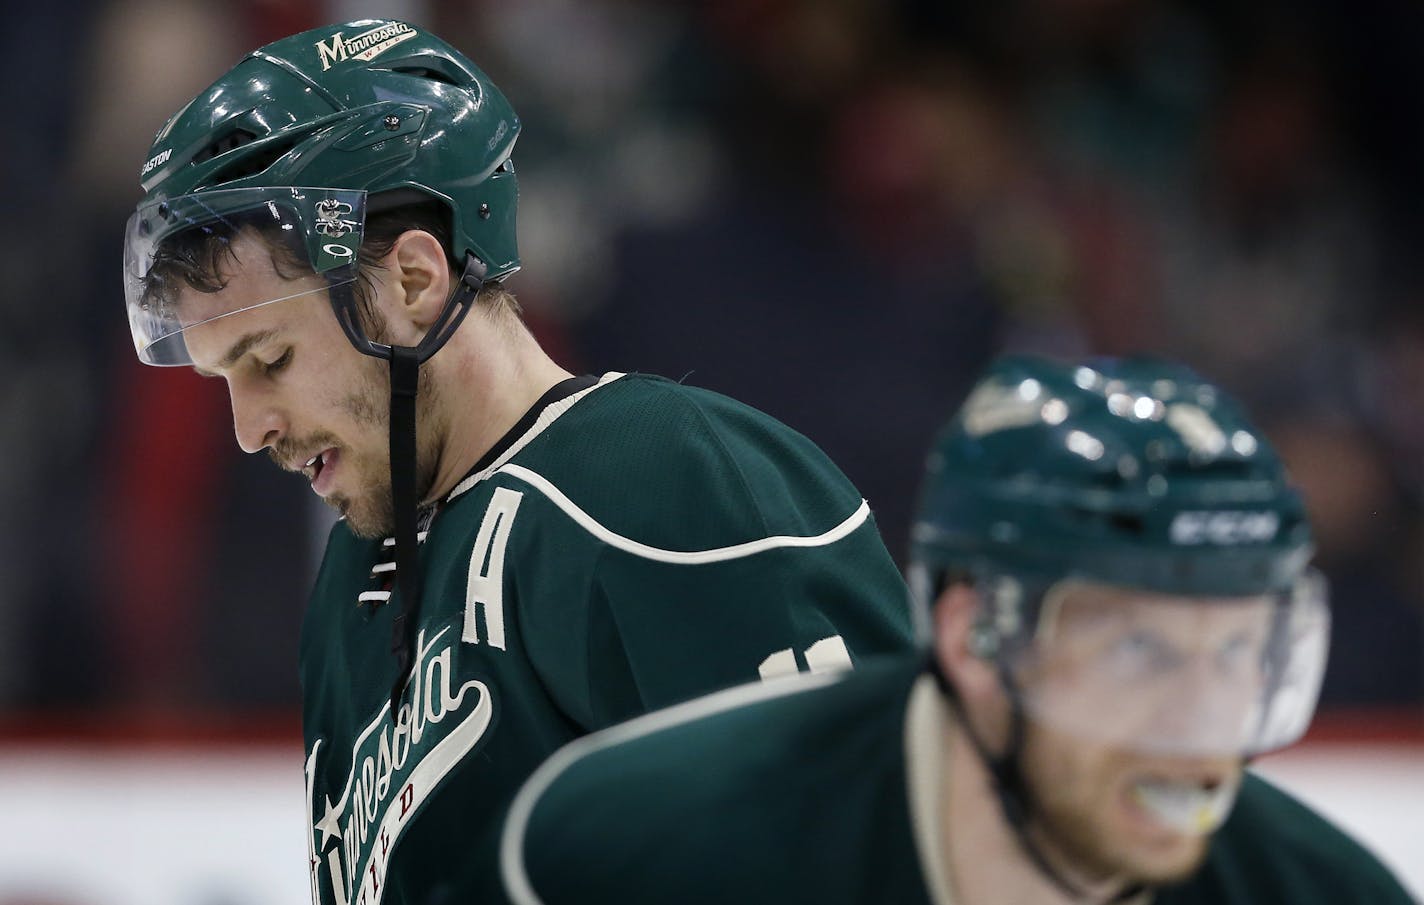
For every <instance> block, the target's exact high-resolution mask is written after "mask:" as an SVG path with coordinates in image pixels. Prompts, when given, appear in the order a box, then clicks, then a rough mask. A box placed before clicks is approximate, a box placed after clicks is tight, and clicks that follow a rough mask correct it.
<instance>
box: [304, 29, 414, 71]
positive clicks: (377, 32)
mask: <svg viewBox="0 0 1424 905" xmlns="http://www.w3.org/2000/svg"><path fill="white" fill-rule="evenodd" d="M415 34H416V32H415V29H413V28H411V27H410V26H409V25H406V24H405V23H404V22H391V23H389V24H386V25H378V26H377V27H375V28H373V29H371V30H370V31H363V32H361V33H360V34H359V35H357V36H356V37H354V38H352V39H351V40H349V41H348V40H346V39H345V38H344V37H342V34H341V32H337V33H336V34H334V35H332V36H331V42H330V43H327V42H326V41H317V42H316V53H317V58H318V59H320V60H321V71H322V72H325V71H327V70H328V69H330V68H331V64H332V63H342V62H345V61H346V59H347V57H351V58H354V59H357V60H365V61H367V62H370V61H371V60H374V59H375V58H376V57H377V56H379V55H380V54H383V53H385V52H386V51H387V50H390V49H391V48H392V47H394V46H396V45H397V44H399V43H400V42H402V41H404V40H406V39H407V38H413V37H415Z"/></svg>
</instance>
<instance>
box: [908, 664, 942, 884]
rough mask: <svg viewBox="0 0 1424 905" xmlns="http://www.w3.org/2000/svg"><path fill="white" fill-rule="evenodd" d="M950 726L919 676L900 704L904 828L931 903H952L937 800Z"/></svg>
mask: <svg viewBox="0 0 1424 905" xmlns="http://www.w3.org/2000/svg"><path fill="white" fill-rule="evenodd" d="M953 726H954V717H953V715H952V714H951V713H950V710H949V702H948V701H947V700H945V697H944V694H943V693H942V692H940V690H939V688H938V687H936V683H935V679H934V676H930V675H922V676H920V677H919V678H918V679H916V680H915V684H914V686H913V687H912V688H911V689H910V700H909V703H908V704H907V706H906V707H905V726H904V741H905V784H906V786H907V788H906V789H905V792H906V798H907V799H908V803H909V811H910V831H911V833H912V835H913V836H914V839H915V849H916V851H917V852H918V853H919V856H920V865H921V867H922V869H923V872H924V875H925V885H926V887H928V889H927V890H926V891H927V892H928V893H929V898H930V901H931V902H933V903H934V905H954V895H953V885H952V884H951V883H950V880H949V865H947V864H946V863H945V861H944V834H943V832H941V831H942V829H943V827H942V825H941V815H942V814H943V809H942V807H941V805H942V803H943V800H944V799H943V795H944V782H945V776H946V769H947V764H948V757H949V752H948V750H947V749H946V747H945V745H944V739H945V735H946V733H947V731H953V729H952V727H953Z"/></svg>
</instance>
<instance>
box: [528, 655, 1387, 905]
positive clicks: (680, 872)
mask: <svg viewBox="0 0 1424 905" xmlns="http://www.w3.org/2000/svg"><path fill="white" fill-rule="evenodd" d="M924 667H925V664H924V661H923V660H922V659H920V658H914V657H888V658H884V659H883V660H882V661H880V662H874V663H866V664H861V665H860V666H859V667H858V668H857V670H856V671H855V673H854V674H845V673H841V674H826V675H820V676H804V677H797V678H788V679H785V680H782V681H779V682H773V683H763V684H761V685H748V686H743V687H741V688H735V689H731V690H729V691H724V692H721V693H718V694H714V695H710V696H708V697H705V698H702V699H699V700H696V701H692V702H690V703H687V704H684V705H681V706H679V707H673V708H670V709H669V710H666V711H664V712H661V713H655V714H650V715H648V716H645V717H642V718H640V719H637V720H633V721H631V722H629V723H626V724H624V725H622V726H617V727H614V728H612V729H609V730H607V731H605V732H601V733H599V734H597V735H594V736H590V737H588V738H585V739H580V740H579V741H577V742H574V743H573V744H571V745H569V746H568V747H567V748H565V749H563V750H562V751H560V752H559V753H558V754H555V755H554V756H553V757H552V758H550V759H549V761H548V762H547V763H546V764H545V765H544V766H543V767H541V768H540V770H539V771H538V772H537V773H535V774H534V776H533V777H531V778H530V780H529V782H528V784H526V786H525V787H524V789H523V790H521V792H520V794H519V796H518V798H517V799H516V800H515V802H514V804H513V806H512V807H511V809H510V816H509V820H508V822H507V824H506V827H505V831H504V839H503V843H502V859H501V867H502V869H503V872H504V876H505V881H506V884H507V889H508V891H509V894H510V898H511V899H512V900H513V901H514V902H515V903H516V905H572V903H579V905H614V903H617V905H655V903H657V905H665V903H677V905H724V903H730V902H735V903H738V905H811V903H814V905H955V903H956V902H957V901H959V900H957V899H956V897H955V891H954V887H953V883H952V881H951V879H950V876H949V872H948V870H947V867H946V865H945V864H944V863H943V860H944V859H943V856H942V854H941V853H942V851H943V845H942V844H941V842H940V840H942V839H943V835H942V834H943V833H944V832H946V831H947V829H946V828H945V827H944V826H943V825H942V824H943V820H942V818H941V815H940V813H939V810H938V807H937V805H938V803H939V802H941V801H942V798H941V796H940V789H939V788H938V783H940V782H941V781H942V776H943V773H942V769H941V768H942V758H943V756H944V754H943V742H942V739H943V737H944V736H943V727H944V725H945V720H952V719H953V716H952V713H953V711H952V710H951V709H950V708H949V707H948V706H947V702H946V701H945V699H944V696H943V694H942V693H941V692H940V691H939V688H938V683H937V682H936V680H935V678H934V676H933V675H932V674H930V673H929V672H928V671H926V669H925V668H924ZM1025 869H1026V870H1027V869H1030V868H1027V867H1026V868H1025ZM1410 901H1411V899H1410V898H1409V895H1408V894H1407V893H1406V892H1405V891H1404V890H1403V889H1402V888H1401V887H1400V885H1399V883H1398V882H1397V881H1396V880H1395V879H1394V877H1393V876H1391V875H1390V873H1389V871H1388V870H1387V869H1385V868H1384V867H1383V866H1382V865H1380V863H1379V862H1378V861H1376V860H1375V859H1374V858H1373V857H1372V856H1371V855H1369V854H1368V853H1367V852H1365V851H1364V850H1363V849H1362V848H1361V847H1360V846H1359V845H1358V844H1357V843H1355V842H1354V841H1352V840H1351V839H1350V838H1349V837H1347V836H1345V835H1344V834H1343V833H1342V832H1340V831H1339V830H1338V829H1336V828H1334V827H1333V826H1331V825H1330V824H1329V823H1327V822H1326V821H1325V820H1324V819H1322V818H1321V817H1319V816H1318V815H1316V814H1315V813H1313V812H1312V811H1310V810H1309V809H1308V808H1306V807H1305V806H1304V805H1302V804H1300V803H1299V802H1297V801H1295V800H1294V799H1292V798H1290V797H1289V796H1287V795H1286V794H1285V793H1283V792H1281V791H1280V790H1278V789H1276V788H1274V787H1272V786H1271V785H1269V784H1268V783H1266V782H1265V781H1264V780H1262V779H1260V778H1259V777H1256V776H1254V775H1252V774H1250V773H1248V774H1247V776H1246V779H1245V781H1244V782H1243V784H1242V787H1241V791H1240V794H1239V797H1238V799H1237V802H1236V805H1235V808H1234V810H1233V812H1232V814H1231V817H1230V818H1229V819H1228V820H1227V822H1226V823H1225V824H1224V825H1223V827H1222V828H1221V829H1220V830H1219V831H1218V832H1217V833H1216V834H1215V836H1214V837H1213V839H1212V842H1211V845H1210V850H1209V855H1208V857H1207V860H1206V861H1205V862H1204V864H1203V866H1202V867H1201V869H1200V870H1199V871H1198V872H1197V874H1196V875H1195V876H1194V877H1192V878H1191V879H1190V880H1189V881H1187V882H1185V883H1183V884H1181V885H1179V886H1176V887H1173V888H1171V889H1162V890H1144V891H1143V892H1142V893H1141V894H1140V895H1137V896H1134V897H1133V899H1132V902H1133V905H1141V903H1145V902H1153V903H1156V905H1407V903H1409V902H1410Z"/></svg>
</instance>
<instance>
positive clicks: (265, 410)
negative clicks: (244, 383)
mask: <svg viewBox="0 0 1424 905" xmlns="http://www.w3.org/2000/svg"><path fill="white" fill-rule="evenodd" d="M228 395H229V396H230V397H231V399H232V432H233V434H234V435H236V437H237V445H238V446H240V447H242V451H243V452H247V453H255V452H261V451H262V450H264V449H266V448H268V447H269V446H273V445H275V444H276V442H277V441H278V440H280V439H281V438H282V436H283V435H284V434H286V432H287V417H286V415H285V414H284V413H283V411H282V409H281V408H280V406H278V405H277V402H276V400H275V399H273V398H272V396H271V395H270V394H268V393H263V392H260V391H253V390H247V389H244V388H241V387H239V386H237V385H236V384H232V383H230V384H229V385H228Z"/></svg>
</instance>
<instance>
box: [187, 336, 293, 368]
mask: <svg viewBox="0 0 1424 905" xmlns="http://www.w3.org/2000/svg"><path fill="white" fill-rule="evenodd" d="M276 335H277V330H276V328H269V329H267V330H255V331H253V332H252V333H246V334H243V335H242V336H241V337H239V338H238V340H237V342H235V343H233V344H232V345H231V346H230V347H229V348H228V350H227V354H226V355H224V356H223V357H222V361H220V362H218V367H220V368H223V369H227V368H230V367H232V366H233V365H235V364H237V360H238V359H239V358H241V357H242V356H244V355H246V354H247V352H248V350H250V349H251V348H252V347H253V346H255V345H257V344H259V343H264V342H266V341H267V340H269V339H271V338H272V337H274V336H276ZM193 370H194V371H197V372H198V373H199V374H200V375H202V376H203V377H216V376H218V375H217V374H216V373H214V372H213V371H209V370H208V369H207V368H200V367H198V366H197V365H193Z"/></svg>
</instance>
